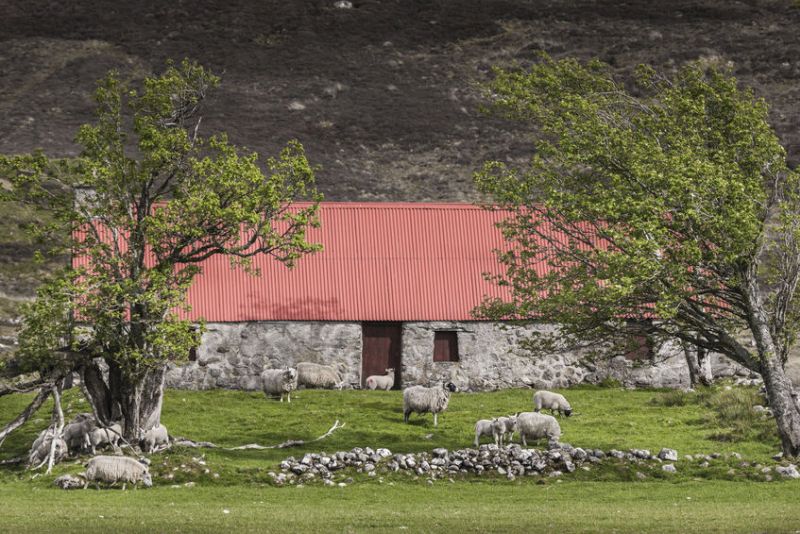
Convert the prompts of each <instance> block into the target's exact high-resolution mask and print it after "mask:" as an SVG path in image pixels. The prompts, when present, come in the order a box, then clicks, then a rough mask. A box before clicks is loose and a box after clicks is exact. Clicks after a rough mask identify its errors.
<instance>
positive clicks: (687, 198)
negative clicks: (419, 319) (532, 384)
mask: <svg viewBox="0 0 800 534" xmlns="http://www.w3.org/2000/svg"><path fill="white" fill-rule="evenodd" d="M487 94H488V96H489V98H490V101H491V108H492V109H493V110H494V111H495V112H497V113H500V114H502V115H504V116H506V117H510V118H512V119H516V120H520V121H524V122H526V123H529V124H530V125H531V130H532V133H533V136H534V138H535V153H534V155H533V157H532V158H531V160H530V163H529V164H528V165H527V166H524V167H521V168H514V167H511V166H509V165H506V164H503V163H500V162H489V163H486V164H485V167H484V169H483V170H482V171H481V172H479V173H478V174H477V175H476V181H477V184H478V186H479V188H480V189H481V190H482V191H483V192H485V193H488V194H490V195H491V196H492V197H493V199H494V200H495V201H496V202H497V204H498V205H499V206H500V207H502V208H506V209H508V210H510V211H511V213H512V216H511V217H509V219H508V220H507V221H505V223H504V224H503V225H502V229H503V232H504V234H505V236H506V238H507V239H508V240H509V242H510V246H509V250H508V251H507V252H505V253H502V254H501V256H500V257H501V260H502V262H503V263H504V264H505V265H506V267H507V274H506V275H505V276H503V277H502V278H501V279H500V280H499V281H500V283H503V284H508V285H509V287H510V289H511V292H512V295H513V296H512V298H511V299H510V301H509V302H498V301H495V302H486V303H485V304H484V306H483V308H482V312H483V313H484V314H486V315H487V316H490V317H496V318H499V317H517V318H528V319H530V318H545V319H546V320H547V321H548V322H554V323H558V324H560V325H561V328H560V330H559V331H558V332H557V333H556V334H555V335H547V334H543V335H541V336H538V337H536V338H534V339H532V340H531V347H532V348H533V349H534V350H540V351H541V350H547V349H552V348H553V346H554V345H555V344H562V345H567V346H583V347H587V346H591V347H594V348H595V349H599V350H606V351H607V350H610V349H614V348H619V347H622V346H625V345H626V344H627V343H628V342H629V341H628V340H630V339H631V334H646V335H648V336H650V337H651V338H652V339H653V341H654V342H655V343H656V344H660V343H664V342H666V341H669V340H673V341H674V340H679V341H680V342H681V343H683V344H684V345H686V346H687V347H694V348H695V349H697V350H700V351H712V352H717V353H720V354H724V355H725V356H727V357H728V358H731V359H732V360H734V361H735V362H737V363H739V364H741V365H743V366H744V367H746V368H748V369H751V370H753V371H756V372H758V373H760V374H761V376H762V377H763V378H764V383H765V386H766V390H767V394H768V397H769V403H770V406H771V407H772V410H773V413H774V415H775V419H776V421H777V426H778V430H779V434H780V437H781V440H782V444H783V451H784V453H786V454H788V455H793V456H795V455H797V454H798V453H800V410H798V404H797V401H796V397H794V396H793V390H792V385H791V383H790V382H789V380H788V378H787V376H786V374H785V372H784V364H785V362H786V359H787V356H788V354H789V351H790V349H791V348H792V347H793V346H794V344H795V341H796V333H797V328H798V317H799V312H800V310H798V304H797V299H796V289H797V284H798V280H799V279H800V187H799V184H800V180H798V173H797V172H794V171H792V170H790V169H789V168H787V164H786V154H785V151H784V149H783V148H782V147H781V145H780V144H779V141H778V138H777V137H776V135H775V133H774V132H773V130H772V128H771V127H770V126H769V124H768V122H767V111H768V109H767V104H766V103H765V102H764V101H763V100H762V99H759V98H756V97H755V96H754V95H753V93H752V91H750V90H747V89H741V88H739V87H738V86H737V82H736V80H735V79H734V78H733V77H732V76H730V75H729V73H726V72H720V71H717V70H714V69H710V70H704V69H703V68H701V67H700V66H698V65H689V66H686V67H684V68H682V69H680V71H679V72H677V74H675V75H674V76H673V77H672V78H671V79H668V78H666V77H662V76H659V75H658V74H657V73H656V72H655V71H654V70H653V69H651V68H649V67H644V66H643V67H640V68H639V69H638V70H637V72H636V76H635V81H634V83H633V84H632V86H631V89H630V90H627V89H626V87H625V86H624V84H622V83H620V82H619V81H617V80H615V79H614V77H613V76H612V74H611V72H610V69H608V68H607V66H605V65H603V64H602V63H600V62H597V61H593V62H590V63H586V64H583V63H580V62H578V61H577V60H574V59H563V60H558V61H556V60H554V59H552V58H549V57H547V56H544V57H543V58H542V60H541V61H540V62H538V63H537V64H535V65H534V66H532V67H531V68H530V69H529V70H527V71H519V70H498V71H497V72H496V78H495V79H494V81H493V82H491V83H490V84H489V86H488V91H487ZM542 265H547V266H548V269H542V270H538V271H537V266H542Z"/></svg>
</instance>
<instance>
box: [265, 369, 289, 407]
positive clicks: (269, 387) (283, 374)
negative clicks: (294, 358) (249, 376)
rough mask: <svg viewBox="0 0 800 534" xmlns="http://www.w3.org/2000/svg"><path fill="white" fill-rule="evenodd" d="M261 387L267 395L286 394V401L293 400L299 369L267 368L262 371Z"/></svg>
mask: <svg viewBox="0 0 800 534" xmlns="http://www.w3.org/2000/svg"><path fill="white" fill-rule="evenodd" d="M261 388H262V389H263V390H264V395H266V396H267V397H276V396H280V398H281V402H283V396H284V395H286V402H292V391H294V390H295V389H297V371H296V370H295V369H292V368H291V367H290V368H289V369H267V370H266V371H264V372H263V373H261Z"/></svg>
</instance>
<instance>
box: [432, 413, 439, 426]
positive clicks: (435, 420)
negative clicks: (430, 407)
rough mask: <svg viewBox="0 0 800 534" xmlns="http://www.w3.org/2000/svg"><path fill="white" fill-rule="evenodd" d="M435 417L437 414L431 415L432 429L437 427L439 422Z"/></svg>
mask: <svg viewBox="0 0 800 534" xmlns="http://www.w3.org/2000/svg"><path fill="white" fill-rule="evenodd" d="M437 415H439V414H433V427H434V428H436V427H437V426H439V420H438V419H437V418H436V416H437Z"/></svg>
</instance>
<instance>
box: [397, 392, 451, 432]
mask: <svg viewBox="0 0 800 534" xmlns="http://www.w3.org/2000/svg"><path fill="white" fill-rule="evenodd" d="M456 391H458V388H457V387H456V385H455V384H453V383H452V382H447V383H445V384H442V385H441V386H434V387H432V388H426V387H425V386H411V387H410V388H406V389H405V390H404V391H403V422H405V423H408V417H409V416H410V415H411V413H412V412H416V413H419V414H423V413H427V412H430V413H432V414H433V426H434V427H436V426H438V423H439V422H438V418H437V415H438V414H440V413H442V412H443V411H445V410H447V405H448V403H449V402H450V394H451V393H455V392H456Z"/></svg>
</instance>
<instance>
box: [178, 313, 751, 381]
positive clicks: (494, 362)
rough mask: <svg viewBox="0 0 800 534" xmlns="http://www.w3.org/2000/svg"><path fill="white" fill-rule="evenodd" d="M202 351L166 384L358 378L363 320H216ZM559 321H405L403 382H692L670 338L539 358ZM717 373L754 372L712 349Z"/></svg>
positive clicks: (209, 330) (682, 359) (203, 341)
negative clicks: (447, 339)
mask: <svg viewBox="0 0 800 534" xmlns="http://www.w3.org/2000/svg"><path fill="white" fill-rule="evenodd" d="M207 328H208V330H207V332H206V333H205V334H204V335H203V340H202V344H201V346H200V347H199V349H198V351H197V359H196V361H193V362H190V363H189V364H187V365H184V366H180V367H176V366H175V367H172V368H171V369H170V370H169V371H168V373H167V386H168V387H175V388H184V389H208V388H232V389H246V390H254V389H259V381H258V377H259V375H260V374H261V372H262V371H263V370H264V369H270V368H282V367H290V366H294V365H296V364H297V363H298V362H303V361H310V362H317V363H325V364H340V363H341V364H343V365H344V367H345V368H346V369H347V371H346V374H345V376H344V377H343V378H344V383H345V385H348V386H349V385H355V384H358V383H359V382H360V375H361V350H362V337H361V335H362V334H361V323H355V322H353V323H349V322H289V321H281V322H251V323H210V324H208V325H207ZM553 328H555V327H554V326H553V325H542V324H537V325H523V326H519V325H514V326H509V325H504V324H500V323H490V322H480V321H470V322H407V323H403V333H402V362H403V369H402V380H403V384H402V386H403V387H406V386H410V385H415V384H422V385H429V384H431V383H435V382H438V381H441V380H452V381H453V382H455V383H456V384H457V385H458V386H459V387H460V388H462V389H464V390H467V391H491V390H495V389H503V388H509V387H524V386H526V385H531V386H533V387H535V388H562V387H569V386H572V385H575V384H578V383H581V382H590V383H596V382H599V381H601V380H603V379H606V378H612V379H615V380H618V381H620V382H621V383H622V384H623V385H626V386H631V387H645V386H650V387H687V386H688V385H689V373H688V369H687V367H686V362H685V360H684V357H683V353H682V352H681V351H680V350H678V348H677V347H675V346H668V347H665V348H663V349H662V350H661V352H660V353H659V354H658V355H657V356H656V357H655V358H654V360H653V362H650V363H644V362H632V361H629V360H627V359H625V358H624V357H617V358H613V359H610V360H605V361H602V362H600V363H598V364H597V365H589V364H586V363H582V362H581V361H580V355H579V354H577V353H560V354H554V355H551V356H547V357H540V358H534V357H532V356H531V355H530V354H529V353H527V352H526V351H525V350H524V349H522V348H521V341H522V340H524V339H525V338H526V337H528V336H529V335H530V334H531V333H532V332H533V331H535V330H545V329H547V330H552V329H553ZM440 330H449V331H454V332H456V334H457V340H458V349H459V361H458V362H434V361H433V345H434V337H435V333H436V331H440ZM712 369H713V370H714V373H715V375H716V376H730V375H734V374H737V373H738V374H740V375H742V376H745V375H747V374H749V373H748V372H747V371H745V370H742V369H741V368H740V367H738V366H735V365H734V364H732V363H730V362H729V361H728V360H727V359H725V358H721V357H714V359H713V361H712Z"/></svg>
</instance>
